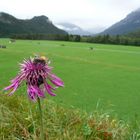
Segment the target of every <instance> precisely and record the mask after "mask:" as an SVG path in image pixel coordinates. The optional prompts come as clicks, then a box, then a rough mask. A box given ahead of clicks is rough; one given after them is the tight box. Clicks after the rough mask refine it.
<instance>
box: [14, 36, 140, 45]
mask: <svg viewBox="0 0 140 140" xmlns="http://www.w3.org/2000/svg"><path fill="white" fill-rule="evenodd" d="M11 38H12V39H30V40H60V41H73V42H88V43H101V44H116V45H133V46H140V38H136V37H130V36H120V35H116V36H110V35H108V34H107V35H97V36H80V35H69V34H15V35H12V36H11Z"/></svg>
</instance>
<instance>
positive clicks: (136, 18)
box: [101, 9, 140, 35]
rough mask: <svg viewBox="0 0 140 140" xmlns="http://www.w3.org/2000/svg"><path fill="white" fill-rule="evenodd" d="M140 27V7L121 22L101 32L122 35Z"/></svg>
mask: <svg viewBox="0 0 140 140" xmlns="http://www.w3.org/2000/svg"><path fill="white" fill-rule="evenodd" d="M138 29H140V9H137V10H136V11H133V12H131V13H130V14H129V15H127V16H126V18H124V19H123V20H121V21H120V22H118V23H116V24H114V25H112V26H111V27H109V28H108V29H106V30H105V31H104V32H102V33H101V34H110V35H121V34H127V33H129V32H133V31H136V30H138Z"/></svg>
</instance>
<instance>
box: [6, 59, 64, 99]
mask: <svg viewBox="0 0 140 140" xmlns="http://www.w3.org/2000/svg"><path fill="white" fill-rule="evenodd" d="M23 81H25V82H26V85H27V93H28V96H29V98H30V99H31V100H33V101H36V100H37V98H38V97H39V98H41V97H42V98H44V97H45V91H47V93H48V94H50V95H51V96H55V95H56V94H54V92H53V91H54V90H55V89H56V88H57V87H63V86H64V83H63V81H62V80H61V79H60V78H58V77H57V76H56V75H55V74H53V73H52V67H50V66H48V63H47V62H46V60H45V59H44V57H37V58H34V59H31V58H30V59H28V60H26V59H25V60H24V61H23V63H21V64H20V72H19V74H18V75H17V76H16V77H15V78H14V79H13V80H11V85H10V86H8V87H6V88H5V89H4V90H11V92H10V93H9V95H12V94H13V93H14V92H15V91H16V90H17V88H18V87H19V86H20V85H21V83H22V82H23Z"/></svg>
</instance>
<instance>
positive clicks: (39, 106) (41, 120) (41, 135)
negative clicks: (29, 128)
mask: <svg viewBox="0 0 140 140" xmlns="http://www.w3.org/2000/svg"><path fill="white" fill-rule="evenodd" d="M37 101H38V109H39V117H40V138H41V140H44V128H43V115H42V108H41V103H40V98H39V97H38V98H37Z"/></svg>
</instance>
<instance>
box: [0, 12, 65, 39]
mask: <svg viewBox="0 0 140 140" xmlns="http://www.w3.org/2000/svg"><path fill="white" fill-rule="evenodd" d="M12 34H67V32H65V31H63V30H61V29H58V28H57V27H56V26H54V25H53V23H52V22H51V21H50V20H49V18H48V17H46V16H44V15H42V16H35V17H33V18H32V19H25V20H23V19H17V18H15V17H14V16H12V15H10V14H7V13H4V12H1V13H0V37H9V36H11V35H12Z"/></svg>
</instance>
